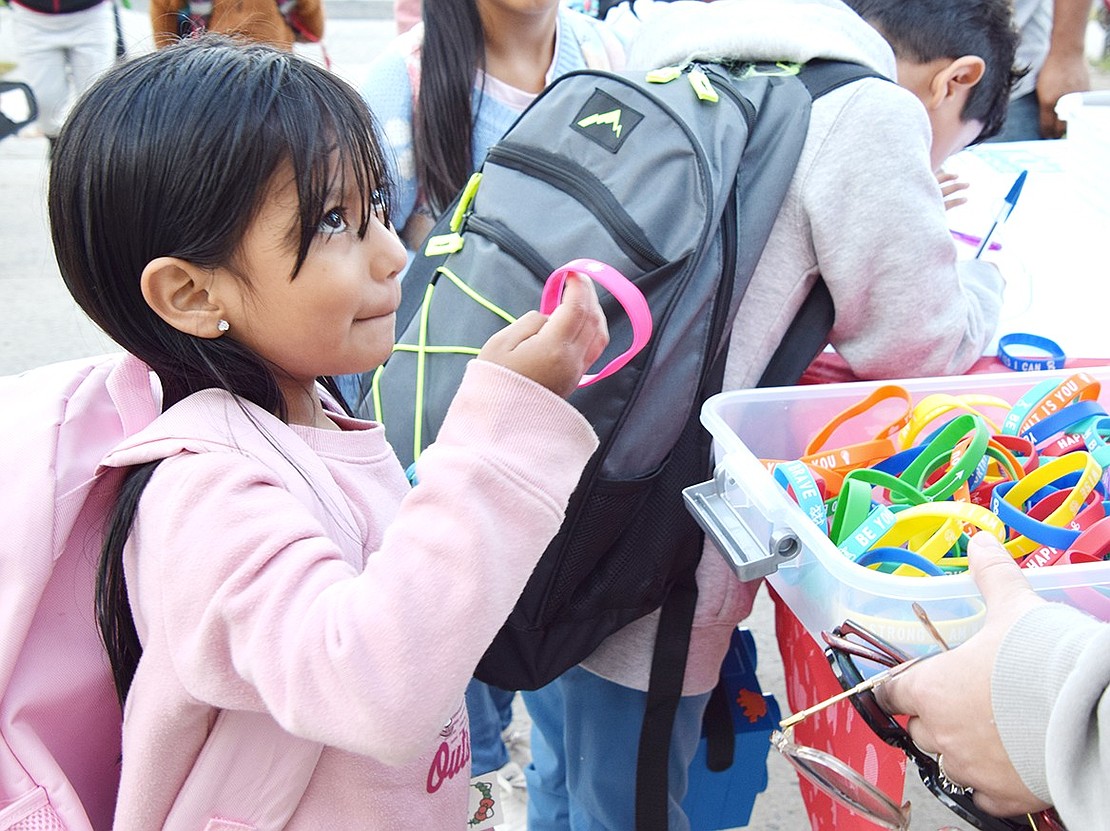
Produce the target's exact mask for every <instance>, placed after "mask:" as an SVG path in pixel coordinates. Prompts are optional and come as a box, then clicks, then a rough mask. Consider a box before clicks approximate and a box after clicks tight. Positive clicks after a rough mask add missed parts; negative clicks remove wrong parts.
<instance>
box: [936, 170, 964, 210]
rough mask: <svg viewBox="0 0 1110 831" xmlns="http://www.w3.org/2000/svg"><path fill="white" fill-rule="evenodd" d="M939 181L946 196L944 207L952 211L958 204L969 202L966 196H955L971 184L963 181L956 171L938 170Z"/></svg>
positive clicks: (942, 193)
mask: <svg viewBox="0 0 1110 831" xmlns="http://www.w3.org/2000/svg"><path fill="white" fill-rule="evenodd" d="M937 183H938V184H939V185H940V192H941V195H942V196H943V197H944V209H945V210H946V211H950V210H952V209H953V208H955V207H956V206H958V205H962V204H964V203H965V202H967V197H965V196H953V194H955V193H959V192H960V191H962V190H967V189H968V188H969V187H970V185H969V184H968V183H967V182H961V181H960V177H959V176H957V175H956V174H955V173H945V172H944V171H943V170H941V171H938V172H937Z"/></svg>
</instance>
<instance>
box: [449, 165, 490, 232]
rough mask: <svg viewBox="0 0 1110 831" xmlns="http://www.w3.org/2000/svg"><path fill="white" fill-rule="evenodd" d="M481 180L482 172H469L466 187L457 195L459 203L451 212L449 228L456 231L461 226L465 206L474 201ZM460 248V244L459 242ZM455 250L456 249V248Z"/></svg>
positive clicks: (467, 206)
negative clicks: (460, 194)
mask: <svg viewBox="0 0 1110 831" xmlns="http://www.w3.org/2000/svg"><path fill="white" fill-rule="evenodd" d="M481 182H482V173H481V171H478V172H477V173H472V174H470V178H469V179H468V180H467V182H466V187H464V188H463V192H462V196H460V197H459V204H458V205H456V206H455V212H454V213H453V214H451V230H452V231H458V230H459V228H461V227H462V221H463V216H465V215H466V210H467V208H469V207H470V203H471V202H473V201H474V196H475V194H477V193H478V185H479V184H481ZM459 247H460V248H461V247H462V245H461V244H460V246H459ZM456 250H457V249H456Z"/></svg>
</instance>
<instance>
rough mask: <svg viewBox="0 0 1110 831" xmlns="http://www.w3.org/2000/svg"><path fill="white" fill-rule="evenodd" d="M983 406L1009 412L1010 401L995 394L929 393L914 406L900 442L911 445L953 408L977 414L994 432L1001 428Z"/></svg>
mask: <svg viewBox="0 0 1110 831" xmlns="http://www.w3.org/2000/svg"><path fill="white" fill-rule="evenodd" d="M983 407H993V408H995V409H1000V410H1004V411H1007V412H1008V411H1009V409H1010V403H1009V402H1008V401H1006V400H1005V399H1003V398H999V397H997V396H994V395H946V394H944V393H933V394H932V395H927V396H925V397H924V398H922V399H921V400H920V401H919V402H917V404H916V406H914V408H913V410H912V411H911V413H910V421H909V423H908V424H907V425H906V426H905V427H903V428H902V429H901V430H899V431H898V443H899V445H900V446H901V447H903V448H907V447H911V446H912V445H913V443H914V441H915V440H916V439H917V437H918V436H919V435H920V434H921V432H922V431H923V430H924V429H925V428H926V427H928V426H929V425H930V424H932V423H933V422H934V421H936V420H937V419H938V418H940V417H941V416H943V415H946V414H948V413H950V412H952V411H953V410H959V411H962V412H965V413H970V414H971V415H977V416H979V417H980V418H981V419H983V421H984V422H985V423H986V424H987V426H988V427H990V428H991V430H992V431H993V432H998V430H999V429H1000V428H999V426H998V424H997V423H996V422H995V421H994V419H992V418H990V417H989V416H987V415H986V414H984V413H983V412H982V410H981V409H980V408H983Z"/></svg>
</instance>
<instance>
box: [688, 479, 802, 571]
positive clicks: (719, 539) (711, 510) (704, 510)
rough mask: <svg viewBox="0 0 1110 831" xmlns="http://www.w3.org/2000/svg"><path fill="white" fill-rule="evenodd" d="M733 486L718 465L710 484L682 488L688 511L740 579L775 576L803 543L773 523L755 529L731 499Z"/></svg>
mask: <svg viewBox="0 0 1110 831" xmlns="http://www.w3.org/2000/svg"><path fill="white" fill-rule="evenodd" d="M730 484H735V483H734V482H733V480H732V477H730V476H729V475H728V473H727V472H726V470H725V468H724V466H723V465H718V466H717V470H716V472H715V473H714V475H713V478H712V479H710V480H709V481H708V482H702V483H701V484H698V485H691V486H690V487H688V488H684V489H683V491H682V498H683V500H684V501H685V502H686V510H688V511H689V512H690V513H691V514H692V515H693V517H694V519H695V520H697V523H698V525H700V526H701V528H702V530H703V531H705V533H706V535H707V536H708V537H709V539H710V540H712V541H713V544H714V545H716V546H717V548H718V550H719V551H720V552H721V554H722V555H723V556H724V558H725V560H726V561H727V562H728V564H729V566H730V567H731V568H732V570H733V571H734V572H735V573H736V576H737V577H739V578H740V579H741V580H745V581H746V580H755V579H757V578H759V577H766V576H767V575H768V574H774V573H775V572H776V571H778V568H779V564H780V563H783V562H785V561H787V560H792V559H793V558H794V557H797V556H798V553H799V552H800V551H801V550H802V545H801V542H800V541H799V540H798V537H797V536H796V535H795V534H794V532H793V531H791V530H789V529H782V528H779V529H776V528H774V527H772V526H771V524H770V523H764V527H763V528H761V529H759V530H756V529H754V528H752V526H751V525H750V524H749V523H748V522H747V521H746V520H745V519H744V517H742V516H741V514H740V512H739V511H738V510H737V506H735V505H734V504H733V503H732V502H731V501H730V500H729V499H728V497H727V493H728V490H729V487H728V486H729V485H730Z"/></svg>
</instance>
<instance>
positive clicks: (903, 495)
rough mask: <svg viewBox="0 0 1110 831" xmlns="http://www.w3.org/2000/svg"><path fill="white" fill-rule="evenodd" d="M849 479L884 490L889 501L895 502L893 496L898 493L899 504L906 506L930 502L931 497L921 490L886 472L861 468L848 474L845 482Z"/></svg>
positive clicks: (871, 468) (872, 468)
mask: <svg viewBox="0 0 1110 831" xmlns="http://www.w3.org/2000/svg"><path fill="white" fill-rule="evenodd" d="M849 479H851V480H853V481H857V480H858V481H860V482H866V483H867V484H868V485H871V486H872V487H876V488H883V489H884V490H886V492H887V495H888V501H890V502H893V501H894V500H893V498H891V496H890V495H891V494H894V493H897V494H898V496H899V500H898V502H899V503H900V504H904V505H921V504H924V503H925V502H928V501H929V497H927V496H926V495H925V494H923V493H922V492H921V491H920V490H918V489H917V488H915V487H914V486H913V485H911V484H910V483H909V482H907V481H906V480H905V479H900V478H899V477H897V476H891V475H890V474H889V473H886V472H885V471H882V470H879V469H878V468H874V467H865V468H859V469H858V470H853V471H851V472H850V473H848V474H847V475H846V476H845V477H844V480H845V481H848V480H849Z"/></svg>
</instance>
